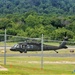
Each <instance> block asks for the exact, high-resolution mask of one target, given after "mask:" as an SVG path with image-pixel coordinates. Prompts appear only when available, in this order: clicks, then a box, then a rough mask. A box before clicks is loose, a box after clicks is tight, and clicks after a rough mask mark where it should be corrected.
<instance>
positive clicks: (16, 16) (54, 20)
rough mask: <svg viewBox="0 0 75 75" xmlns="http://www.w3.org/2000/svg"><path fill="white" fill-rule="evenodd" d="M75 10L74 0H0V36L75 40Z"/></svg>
mask: <svg viewBox="0 0 75 75" xmlns="http://www.w3.org/2000/svg"><path fill="white" fill-rule="evenodd" d="M70 6H71V7H70ZM74 8H75V1H74V0H67V1H66V0H22V1H21V0H0V14H1V15H0V29H1V30H0V33H1V34H3V33H4V29H6V30H7V34H9V35H19V36H24V37H41V34H44V37H50V39H59V40H62V39H63V37H64V33H65V32H67V36H68V37H69V38H70V39H73V40H75V16H74ZM2 10H3V11H2ZM64 14H66V15H64ZM70 14H72V15H70ZM2 15H3V16H2Z"/></svg>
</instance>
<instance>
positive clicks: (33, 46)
mask: <svg viewBox="0 0 75 75" xmlns="http://www.w3.org/2000/svg"><path fill="white" fill-rule="evenodd" d="M67 41H68V37H64V40H63V41H62V42H61V44H60V45H59V46H51V45H46V44H43V51H50V50H53V51H55V52H56V53H58V51H57V50H59V49H66V48H68V47H67V46H66V43H67ZM41 45H42V43H38V42H26V41H25V42H21V43H18V44H15V45H14V46H13V47H11V48H10V50H11V51H19V52H20V53H23V52H24V53H27V51H41Z"/></svg>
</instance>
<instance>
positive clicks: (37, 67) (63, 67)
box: [0, 57, 75, 75]
mask: <svg viewBox="0 0 75 75" xmlns="http://www.w3.org/2000/svg"><path fill="white" fill-rule="evenodd" d="M0 60H1V62H0V65H2V66H4V65H3V57H0ZM40 60H41V58H40V57H7V63H6V64H7V65H6V66H5V67H6V68H8V71H0V75H75V73H73V71H74V70H75V64H48V63H45V64H44V65H43V69H41V64H40V63H41V62H40ZM31 61H37V62H39V63H29V62H31ZM44 61H49V62H55V61H69V62H75V58H71V57H70V58H69V57H68V58H55V57H44Z"/></svg>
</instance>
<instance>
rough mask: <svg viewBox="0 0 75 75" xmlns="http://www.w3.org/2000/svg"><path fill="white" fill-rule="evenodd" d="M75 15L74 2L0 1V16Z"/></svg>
mask: <svg viewBox="0 0 75 75" xmlns="http://www.w3.org/2000/svg"><path fill="white" fill-rule="evenodd" d="M28 11H36V12H37V13H39V14H50V13H52V14H75V0H0V14H8V13H9V14H14V13H25V12H28Z"/></svg>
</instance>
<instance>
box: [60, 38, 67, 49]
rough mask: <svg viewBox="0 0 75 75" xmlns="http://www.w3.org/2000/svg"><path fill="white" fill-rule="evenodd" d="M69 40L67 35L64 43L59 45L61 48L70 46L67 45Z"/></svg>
mask: <svg viewBox="0 0 75 75" xmlns="http://www.w3.org/2000/svg"><path fill="white" fill-rule="evenodd" d="M67 41H68V37H65V38H64V40H63V41H62V43H61V44H60V45H59V48H68V47H67V46H66V43H67Z"/></svg>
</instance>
